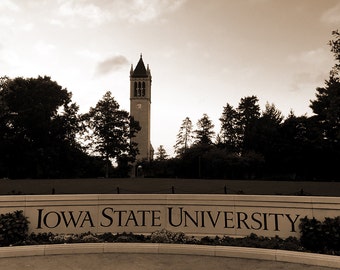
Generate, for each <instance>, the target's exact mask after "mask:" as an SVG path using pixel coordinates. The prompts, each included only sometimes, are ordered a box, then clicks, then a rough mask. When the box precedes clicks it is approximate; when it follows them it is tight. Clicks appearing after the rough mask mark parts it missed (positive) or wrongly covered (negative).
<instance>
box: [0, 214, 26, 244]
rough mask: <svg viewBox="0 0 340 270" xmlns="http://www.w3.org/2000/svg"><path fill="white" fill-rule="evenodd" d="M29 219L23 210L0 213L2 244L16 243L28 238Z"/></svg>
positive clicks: (0, 237) (0, 240)
mask: <svg viewBox="0 0 340 270" xmlns="http://www.w3.org/2000/svg"><path fill="white" fill-rule="evenodd" d="M28 223H29V222H28V220H27V218H26V217H25V216H24V215H23V212H22V211H15V212H13V213H7V214H1V215H0V246H9V245H15V244H18V243H20V242H22V241H24V240H25V239H26V238H27V235H28Z"/></svg>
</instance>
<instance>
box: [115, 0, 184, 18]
mask: <svg viewBox="0 0 340 270" xmlns="http://www.w3.org/2000/svg"><path fill="white" fill-rule="evenodd" d="M185 2H186V0H132V1H116V2H115V5H116V6H117V7H118V10H119V11H118V16H119V17H120V18H121V19H127V20H128V21H129V22H146V21H151V20H154V19H157V18H160V17H162V15H163V14H164V13H167V12H173V11H175V10H177V9H179V8H180V7H181V6H182V5H183V4H184V3H185Z"/></svg>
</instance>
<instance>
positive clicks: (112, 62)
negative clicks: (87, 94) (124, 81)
mask: <svg viewBox="0 0 340 270" xmlns="http://www.w3.org/2000/svg"><path fill="white" fill-rule="evenodd" d="M128 64H129V61H128V60H127V59H126V57H125V56H123V55H117V56H113V57H110V58H108V59H106V60H104V61H102V62H100V63H98V65H97V67H96V75H105V74H108V73H110V72H113V71H116V70H119V69H121V68H122V67H124V66H126V65H128Z"/></svg>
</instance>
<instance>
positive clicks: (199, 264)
mask: <svg viewBox="0 0 340 270" xmlns="http://www.w3.org/2000/svg"><path fill="white" fill-rule="evenodd" d="M38 269H39V270H40V269H43V270H66V269H67V270H93V269H95V270H120V269H121V270H144V269H145V270H156V269H157V270H158V269H161V270H169V269H176V270H177V269H184V270H185V269H188V270H189V269H190V270H191V269H195V270H206V269H214V270H219V269H223V270H252V269H256V270H268V269H280V270H307V269H308V270H331V269H334V268H328V267H318V266H311V265H303V264H294V263H284V262H275V261H265V260H262V261H261V260H251V259H239V258H225V257H209V256H192V255H164V254H134V253H130V254H127V253H125V254H122V253H106V254H76V255H51V256H33V257H13V258H0V270H38Z"/></svg>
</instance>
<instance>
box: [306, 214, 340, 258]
mask: <svg viewBox="0 0 340 270" xmlns="http://www.w3.org/2000/svg"><path fill="white" fill-rule="evenodd" d="M300 232H301V238H300V241H301V244H302V245H303V246H304V247H305V248H306V249H308V250H310V251H313V252H320V253H327V254H338V253H339V252H340V217H335V218H325V220H324V221H323V222H321V221H319V220H317V219H315V218H314V217H313V218H312V219H309V218H307V217H305V218H303V219H301V223H300Z"/></svg>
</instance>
